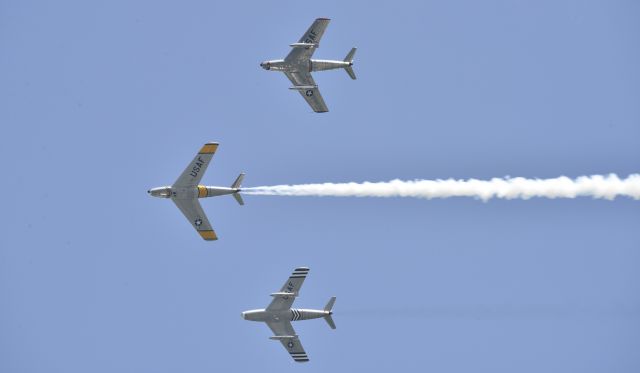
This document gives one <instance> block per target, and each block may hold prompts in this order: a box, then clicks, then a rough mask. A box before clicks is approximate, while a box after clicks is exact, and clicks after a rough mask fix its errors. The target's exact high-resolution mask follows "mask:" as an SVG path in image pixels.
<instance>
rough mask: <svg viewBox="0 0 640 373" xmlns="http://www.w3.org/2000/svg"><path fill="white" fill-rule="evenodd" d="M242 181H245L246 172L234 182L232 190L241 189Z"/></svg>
mask: <svg viewBox="0 0 640 373" xmlns="http://www.w3.org/2000/svg"><path fill="white" fill-rule="evenodd" d="M242 180H244V172H242V173H240V175H238V177H237V178H236V181H234V182H233V184H231V188H232V189H238V188H240V187H241V186H242Z"/></svg>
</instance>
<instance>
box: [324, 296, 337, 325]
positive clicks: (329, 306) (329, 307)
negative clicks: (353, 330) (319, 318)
mask: <svg viewBox="0 0 640 373" xmlns="http://www.w3.org/2000/svg"><path fill="white" fill-rule="evenodd" d="M335 303H336V297H331V299H329V301H328V302H327V305H326V306H324V310H325V311H329V313H328V314H326V315H325V316H324V321H326V322H327V324H329V327H330V328H331V329H335V328H336V323H335V322H333V318H332V317H331V310H332V309H333V305H334V304H335Z"/></svg>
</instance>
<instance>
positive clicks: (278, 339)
mask: <svg viewBox="0 0 640 373" xmlns="http://www.w3.org/2000/svg"><path fill="white" fill-rule="evenodd" d="M296 338H298V336H297V335H274V336H271V337H269V339H273V340H274V341H280V340H282V339H296Z"/></svg>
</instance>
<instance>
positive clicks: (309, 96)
mask: <svg viewBox="0 0 640 373" xmlns="http://www.w3.org/2000/svg"><path fill="white" fill-rule="evenodd" d="M284 74H285V75H286V76H287V78H289V80H290V81H291V83H293V87H292V88H294V89H297V90H298V92H300V95H302V98H304V99H305V101H307V103H308V104H309V106H311V108H312V109H313V111H315V112H316V113H326V112H327V111H329V108H328V107H327V105H326V104H325V103H324V99H323V98H322V95H321V94H320V90H319V89H318V86H317V85H316V82H315V80H313V77H312V76H311V73H309V72H307V71H303V72H300V71H299V72H295V73H284Z"/></svg>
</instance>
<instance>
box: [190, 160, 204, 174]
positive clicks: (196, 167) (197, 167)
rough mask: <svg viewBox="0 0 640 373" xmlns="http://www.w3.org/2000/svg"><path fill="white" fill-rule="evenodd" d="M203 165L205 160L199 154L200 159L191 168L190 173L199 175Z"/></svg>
mask: <svg viewBox="0 0 640 373" xmlns="http://www.w3.org/2000/svg"><path fill="white" fill-rule="evenodd" d="M203 165H204V161H203V160H202V158H200V156H198V160H197V161H196V164H195V165H194V166H193V168H192V169H191V173H190V175H191V176H192V177H196V176H198V172H200V169H201V168H202V166H203Z"/></svg>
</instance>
